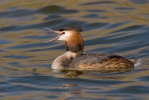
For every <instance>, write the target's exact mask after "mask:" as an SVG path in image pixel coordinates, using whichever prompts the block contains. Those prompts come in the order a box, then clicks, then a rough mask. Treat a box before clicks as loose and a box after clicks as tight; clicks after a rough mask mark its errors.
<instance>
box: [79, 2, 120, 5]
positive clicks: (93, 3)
mask: <svg viewBox="0 0 149 100" xmlns="http://www.w3.org/2000/svg"><path fill="white" fill-rule="evenodd" d="M115 3H117V2H114V1H99V2H88V3H83V4H81V5H84V6H86V5H96V4H115Z"/></svg>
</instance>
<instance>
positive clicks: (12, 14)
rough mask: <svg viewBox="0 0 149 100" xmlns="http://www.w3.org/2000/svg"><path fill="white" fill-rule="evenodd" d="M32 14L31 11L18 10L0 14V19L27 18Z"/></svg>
mask: <svg viewBox="0 0 149 100" xmlns="http://www.w3.org/2000/svg"><path fill="white" fill-rule="evenodd" d="M33 13H34V12H33V11H32V10H27V9H19V10H13V11H7V12H1V13H0V18H14V17H15V18H16V17H25V16H29V15H31V14H33Z"/></svg>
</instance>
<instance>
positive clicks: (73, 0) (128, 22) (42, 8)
mask: <svg viewBox="0 0 149 100" xmlns="http://www.w3.org/2000/svg"><path fill="white" fill-rule="evenodd" d="M67 26H81V27H82V28H83V30H84V31H83V32H82V33H81V34H82V36H83V38H84V42H85V48H84V52H110V53H115V54H119V55H122V56H125V57H128V58H135V59H141V62H142V64H141V66H139V67H138V68H136V69H134V70H131V71H125V72H113V73H102V72H92V73H90V72H87V73H83V74H81V75H80V74H79V75H78V73H77V74H76V73H75V74H72V73H69V72H68V73H67V74H66V73H54V72H52V71H51V69H50V67H51V63H52V61H53V60H54V59H55V58H56V57H57V56H59V55H61V54H63V53H64V52H65V45H64V42H51V43H44V42H45V41H47V40H49V39H51V38H54V37H55V35H54V34H53V33H52V32H49V31H48V30H46V29H44V28H43V27H48V28H52V29H59V28H61V27H67ZM148 50H149V0H33V1H31V0H0V99H1V100H10V99H11V100H49V99H52V100H54V99H56V100H63V99H66V100H73V99H74V100H97V99H98V100H132V99H135V100H140V99H141V100H143V99H145V100H148V99H149V96H148V93H149V69H148V65H149V63H148V61H149V60H148V58H149V51H148ZM81 73H82V72H81Z"/></svg>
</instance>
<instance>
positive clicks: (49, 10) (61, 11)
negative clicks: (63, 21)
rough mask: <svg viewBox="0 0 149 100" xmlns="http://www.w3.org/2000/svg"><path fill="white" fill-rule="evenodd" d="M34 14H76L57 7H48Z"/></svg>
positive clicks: (74, 11)
mask: <svg viewBox="0 0 149 100" xmlns="http://www.w3.org/2000/svg"><path fill="white" fill-rule="evenodd" d="M36 12H38V13H42V14H72V13H77V12H79V11H77V10H66V8H65V7H61V6H57V5H49V6H46V7H43V8H40V9H38V10H37V11H36Z"/></svg>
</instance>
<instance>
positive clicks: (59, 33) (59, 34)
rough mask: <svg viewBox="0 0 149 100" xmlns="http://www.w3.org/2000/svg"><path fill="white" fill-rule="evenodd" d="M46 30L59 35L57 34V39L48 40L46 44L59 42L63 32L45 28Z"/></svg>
mask: <svg viewBox="0 0 149 100" xmlns="http://www.w3.org/2000/svg"><path fill="white" fill-rule="evenodd" d="M44 28H45V29H47V30H49V31H51V32H54V33H57V34H58V36H57V37H56V38H54V39H51V40H48V41H46V42H44V43H48V42H52V41H56V40H58V39H59V38H60V36H61V32H59V31H54V30H52V29H50V28H47V27H44Z"/></svg>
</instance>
